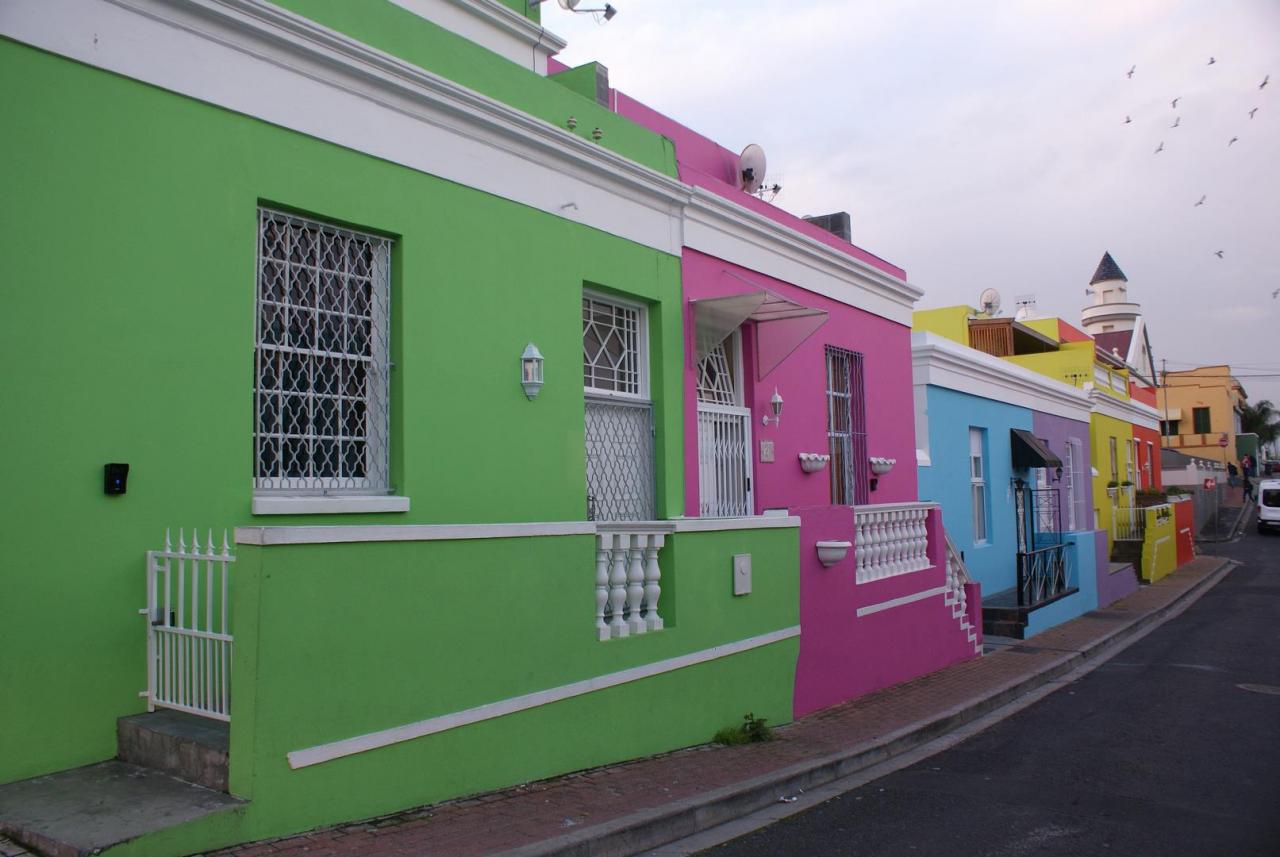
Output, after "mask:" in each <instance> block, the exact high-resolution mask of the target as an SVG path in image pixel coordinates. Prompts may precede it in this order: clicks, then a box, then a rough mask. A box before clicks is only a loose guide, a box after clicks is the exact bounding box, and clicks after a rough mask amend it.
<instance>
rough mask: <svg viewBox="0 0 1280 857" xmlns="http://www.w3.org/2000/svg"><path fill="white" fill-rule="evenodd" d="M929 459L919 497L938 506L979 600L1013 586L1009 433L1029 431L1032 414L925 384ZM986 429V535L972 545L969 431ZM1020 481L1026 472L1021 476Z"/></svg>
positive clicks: (923, 469)
mask: <svg viewBox="0 0 1280 857" xmlns="http://www.w3.org/2000/svg"><path fill="white" fill-rule="evenodd" d="M925 398H926V402H927V407H928V411H929V413H928V416H929V458H930V460H931V461H932V464H931V465H930V466H928V467H920V468H919V481H920V499H921V500H932V501H934V502H937V503H939V504H941V506H942V522H943V524H945V525H946V528H947V533H948V534H950V536H951V541H952V542H954V543H955V546H956V548H957V549H958V550H961V551H964V559H965V565H966V566H968V568H969V573H970V574H971V575H972V576H973V579H974V580H976V581H978V582H979V583H981V584H982V594H983V597H984V598H985V597H987V596H990V595H993V594H995V593H997V592H1001V591H1003V590H1005V589H1011V588H1013V587H1014V586H1015V585H1016V583H1017V559H1016V553H1017V524H1016V521H1015V520H1014V510H1013V491H1012V488H1011V487H1010V486H1011V482H1010V480H1011V479H1012V478H1013V475H1014V474H1013V466H1012V464H1011V463H1010V456H1011V452H1010V442H1009V430H1010V429H1014V428H1020V429H1026V430H1028V431H1030V430H1031V428H1032V412H1031V410H1030V409H1028V408H1019V407H1015V406H1013V405H1008V404H1005V403H1003V402H996V401H993V400H991V399H984V398H982V397H980V396H971V395H969V394H968V393H959V392H956V391H955V390H950V389H947V388H945V387H935V386H932V385H930V386H929V387H928V388H927V393H926V397H925ZM971 427H972V428H981V429H986V432H987V438H986V441H987V443H986V464H987V504H988V514H987V535H988V541H987V543H986V544H983V545H975V544H974V542H973V503H972V500H971V493H970V490H969V486H970V482H969V429H970V428H971ZM1022 475H1023V477H1024V478H1025V476H1026V471H1023V472H1022Z"/></svg>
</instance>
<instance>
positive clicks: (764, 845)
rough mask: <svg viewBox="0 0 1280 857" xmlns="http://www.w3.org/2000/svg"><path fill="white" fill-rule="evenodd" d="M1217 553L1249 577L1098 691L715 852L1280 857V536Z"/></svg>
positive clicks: (1103, 670) (725, 855) (1042, 705)
mask: <svg viewBox="0 0 1280 857" xmlns="http://www.w3.org/2000/svg"><path fill="white" fill-rule="evenodd" d="M1209 547H1210V548H1211V549H1212V550H1211V552H1212V553H1214V554H1216V555H1219V556H1228V557H1231V558H1233V559H1236V560H1238V561H1240V562H1241V563H1243V565H1241V566H1240V567H1238V568H1236V569H1235V570H1234V571H1232V572H1231V573H1230V574H1229V575H1227V577H1226V578H1224V579H1223V580H1222V582H1220V583H1219V584H1218V585H1217V586H1216V587H1214V588H1213V589H1212V590H1210V591H1209V592H1208V593H1207V594H1205V595H1204V596H1203V597H1202V598H1201V599H1200V600H1199V601H1197V602H1196V603H1195V604H1193V605H1192V606H1191V607H1190V608H1189V609H1188V610H1187V611H1186V612H1184V613H1183V614H1182V615H1180V616H1178V617H1177V618H1175V619H1173V620H1171V621H1169V622H1168V623H1166V624H1165V625H1163V626H1161V627H1159V628H1157V629H1156V630H1155V631H1153V632H1152V633H1151V634H1149V635H1148V636H1146V637H1145V638H1143V639H1142V640H1139V641H1138V642H1137V643H1135V644H1133V645H1132V646H1131V647H1129V648H1128V649H1125V650H1124V651H1122V652H1120V653H1119V654H1118V655H1116V656H1115V657H1114V658H1113V659H1112V660H1110V661H1108V662H1106V663H1105V664H1103V665H1102V666H1100V667H1099V668H1098V669H1096V670H1094V671H1093V672H1091V673H1089V674H1088V675H1085V676H1084V677H1083V678H1081V679H1080V680H1078V681H1076V682H1074V683H1072V684H1070V685H1068V686H1066V687H1064V688H1063V689H1062V690H1060V691H1058V692H1056V693H1053V694H1051V695H1049V696H1048V697H1046V698H1045V699H1043V700H1041V701H1040V702H1038V703H1036V704H1035V705H1032V706H1030V707H1029V708H1026V709H1025V710H1023V711H1021V712H1019V713H1018V714H1016V715H1014V716H1012V717H1010V718H1008V719H1006V720H1004V721H1002V722H1000V723H998V724H996V725H995V726H993V727H991V728H990V729H988V730H987V731H985V732H982V733H980V734H979V735H976V736H974V737H973V738H971V739H969V740H968V741H965V742H963V743H961V744H958V745H956V746H954V747H952V748H951V749H949V750H946V751H944V752H942V753H939V754H938V755H936V756H932V757H930V758H928V759H925V760H924V761H923V762H921V763H919V764H916V765H914V766H912V767H908V768H904V769H903V770H900V771H898V772H896V773H893V774H890V775H888V776H886V777H884V778H882V779H879V780H876V781H874V782H871V783H869V784H867V785H865V786H863V787H861V788H859V789H856V790H854V791H851V792H847V793H845V794H843V795H841V796H840V797H837V798H834V799H832V800H830V801H827V802H826V803H823V804H820V805H818V806H816V807H814V808H813V809H811V810H808V811H807V812H803V813H800V814H797V815H795V816H793V817H791V818H789V819H786V820H785V821H781V822H778V823H777V824H774V825H772V826H770V827H767V828H764V829H762V830H759V831H757V832H756V833H753V834H750V835H748V836H745V837H742V838H741V839H737V840H734V841H732V842H729V843H727V844H725V845H723V846H720V847H719V848H715V849H712V850H710V851H707V852H704V853H705V854H708V855H714V857H729V855H811V854H812V855H878V857H879V855H897V854H906V855H932V854H936V855H946V857H964V855H998V857H1006V855H1007V857H1014V855H1073V857H1074V855H1096V854H1115V855H1125V857H1129V855H1159V857H1176V855H1224V857H1226V855H1230V857H1243V856H1244V855H1265V857H1277V855H1280V535H1273V536H1261V535H1258V534H1257V533H1256V532H1254V530H1253V527H1252V526H1250V527H1248V528H1246V530H1245V534H1244V536H1243V538H1242V539H1240V540H1239V541H1238V542H1235V543H1230V544H1219V545H1212V546H1209ZM1028 642H1029V643H1031V644H1032V645H1034V638H1033V639H1032V640H1030V641H1028ZM1242 685H1243V686H1250V685H1253V686H1261V687H1254V688H1253V689H1245V688H1243V687H1242ZM1266 691H1269V692H1266Z"/></svg>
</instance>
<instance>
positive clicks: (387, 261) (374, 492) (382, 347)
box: [253, 208, 409, 514]
mask: <svg viewBox="0 0 1280 857" xmlns="http://www.w3.org/2000/svg"><path fill="white" fill-rule="evenodd" d="M281 221H283V222H285V223H286V224H287V225H288V226H291V227H292V226H302V227H307V228H312V229H315V230H317V231H318V232H321V233H324V234H326V235H328V236H330V239H331V240H332V239H333V238H334V237H335V236H336V238H337V239H340V240H341V241H342V242H344V243H343V244H342V247H343V249H344V252H345V251H346V249H348V245H349V243H350V242H351V241H353V240H356V239H359V240H361V241H367V242H370V243H371V244H372V245H373V246H372V251H373V253H374V258H373V262H372V265H371V268H370V273H369V281H370V283H371V287H370V288H371V292H370V296H369V309H368V312H367V314H365V313H355V314H352V312H351V311H350V310H345V309H332V308H330V309H327V310H326V309H324V308H323V307H321V306H319V304H318V302H317V305H316V306H315V307H311V306H310V305H309V304H307V303H306V302H302V303H294V302H293V301H291V300H290V299H289V295H288V293H287V283H288V278H289V277H290V276H291V274H290V271H291V266H293V265H295V264H299V263H295V262H292V261H287V260H286V261H282V262H276V261H275V259H274V257H264V256H263V250H262V248H263V242H264V236H265V235H266V233H267V229H268V224H269V223H280V222H281ZM256 242H257V251H256V254H255V259H256V263H255V272H254V278H255V303H254V306H255V313H254V315H255V318H254V354H255V357H254V367H255V377H254V381H253V391H254V405H253V419H254V459H253V486H254V489H253V490H254V497H253V512H254V513H255V514H309V513H318V514H323V513H333V512H381V511H385V512H398V511H408V508H409V501H408V498H406V497H394V496H391V494H392V490H391V471H390V449H391V437H390V424H391V420H390V395H391V379H390V367H391V360H390V304H391V253H392V247H393V243H392V240H391V239H389V238H386V237H384V236H381V235H377V234H374V233H370V232H362V231H359V230H354V229H350V228H347V227H342V226H338V225H337V224H335V223H332V222H326V221H323V220H318V219H315V218H311V217H303V216H301V215H296V214H292V213H289V212H284V211H278V210H274V209H270V208H259V209H258V227H257V234H256ZM269 265H280V266H281V267H282V268H283V269H284V273H282V274H278V275H277V276H282V277H284V278H285V281H286V292H285V294H284V295H283V296H281V297H279V298H276V299H270V298H269V292H268V288H269V281H268V280H267V279H266V277H265V276H264V275H265V273H266V270H267V267H268V266H269ZM306 267H307V268H310V269H314V270H320V271H323V270H325V269H323V268H321V267H320V266H318V265H315V264H313V265H310V266H306ZM316 276H319V275H316ZM332 276H341V277H342V278H344V279H345V278H347V277H350V276H353V275H352V274H351V273H349V272H348V271H347V270H346V268H345V267H344V270H343V271H342V272H336V271H335V273H334V274H333V275H332ZM317 288H318V286H317ZM345 296H349V293H344V300H345ZM268 305H269V306H272V307H274V308H275V309H274V312H276V313H278V314H280V316H281V317H282V318H284V317H285V315H286V313H288V312H296V311H299V310H302V311H306V312H310V313H313V314H314V316H315V318H316V320H317V322H316V323H317V324H318V323H319V320H320V318H321V317H322V316H330V317H332V316H336V317H339V318H342V317H345V318H346V319H347V323H350V319H353V318H354V319H360V318H367V320H368V323H369V332H368V334H367V337H368V351H367V353H356V352H354V351H333V350H332V349H328V350H326V349H323V348H321V347H320V345H319V340H318V336H319V332H318V331H319V328H317V332H316V334H315V336H316V337H317V338H316V339H315V340H314V341H313V344H312V346H311V347H298V346H294V345H292V344H288V343H282V342H279V341H276V342H268V341H267V337H266V336H265V333H264V330H263V323H264V318H266V315H267V313H266V307H267V306H268ZM282 325H287V320H286V321H283V322H282ZM339 338H343V337H339ZM270 354H279V355H287V354H296V355H298V356H300V357H301V358H302V359H303V360H304V361H306V362H307V364H308V365H311V364H313V363H315V362H316V361H322V360H331V359H333V358H334V357H341V358H342V359H345V360H359V361H362V362H364V363H365V366H366V369H365V385H364V387H365V389H364V391H363V394H362V395H360V396H349V397H347V396H343V397H341V398H340V399H338V400H337V402H338V404H337V408H336V410H337V411H338V413H339V415H338V416H336V417H334V419H336V420H337V421H338V422H337V424H335V425H333V426H332V427H330V430H331V431H333V432H335V436H334V437H333V438H332V440H334V441H337V442H338V443H341V438H342V436H343V432H344V430H345V427H344V426H343V425H342V422H341V420H342V417H341V415H340V408H341V406H342V403H343V402H345V401H358V402H360V403H361V404H362V407H363V409H364V435H363V438H364V439H363V443H364V454H365V463H364V473H365V475H364V476H358V477H357V476H341V475H337V476H288V475H285V474H284V466H283V458H282V457H283V445H284V443H285V441H286V439H287V438H289V437H294V435H293V434H289V433H287V432H286V431H285V425H284V423H283V422H281V420H282V419H283V417H282V416H281V413H282V409H283V408H284V399H285V397H286V392H287V391H286V388H285V387H284V385H283V381H282V380H279V374H280V373H281V372H282V370H279V369H278V370H277V373H278V374H277V381H276V386H272V387H268V388H264V387H263V386H262V380H261V379H262V377H263V365H264V364H263V361H264V359H265V358H266V356H267V355H270ZM281 359H282V360H283V359H284V358H283V356H282V357H281ZM297 395H298V396H300V397H303V398H304V399H305V401H306V402H307V408H308V411H309V414H308V418H307V423H306V425H305V431H304V432H302V433H301V434H298V435H297V436H296V438H295V439H307V438H311V439H314V438H316V437H317V435H316V434H315V432H316V428H317V423H316V422H315V419H316V418H315V417H314V416H313V415H311V413H310V411H311V410H312V409H313V408H314V407H315V406H316V402H318V401H321V400H322V399H329V398H333V397H334V396H335V395H339V396H341V394H340V393H339V394H334V393H325V392H322V393H317V391H316V390H314V389H309V390H307V391H304V392H301V393H299V394H297ZM270 398H274V399H275V401H274V403H273V405H274V408H275V410H276V413H277V423H276V424H277V426H279V428H278V430H277V431H276V432H272V433H270V434H271V435H274V436H276V437H277V441H276V442H278V443H280V444H281V447H282V448H281V449H280V450H277V452H276V459H275V462H276V466H275V469H274V470H273V471H272V472H271V473H267V474H265V475H264V472H263V471H262V470H261V469H260V468H261V467H262V460H263V459H262V450H261V447H260V444H261V443H262V442H263V441H262V438H263V437H264V435H263V434H262V429H261V425H262V423H261V420H262V416H263V408H264V407H265V404H264V403H265V401H266V400H267V399H270ZM338 454H339V455H341V453H340V452H339V453H338Z"/></svg>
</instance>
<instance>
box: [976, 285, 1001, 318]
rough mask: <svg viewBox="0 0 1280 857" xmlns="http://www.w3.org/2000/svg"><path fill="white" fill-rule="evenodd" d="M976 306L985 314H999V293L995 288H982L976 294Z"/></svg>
mask: <svg viewBox="0 0 1280 857" xmlns="http://www.w3.org/2000/svg"><path fill="white" fill-rule="evenodd" d="M978 308H979V309H980V310H982V312H983V313H984V314H985V315H989V316H991V317H993V318H994V317H995V316H997V315H999V314H1000V293H999V292H997V291H996V290H995V289H983V290H982V294H981V295H979V296H978Z"/></svg>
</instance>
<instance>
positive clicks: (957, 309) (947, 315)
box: [911, 305, 978, 346]
mask: <svg viewBox="0 0 1280 857" xmlns="http://www.w3.org/2000/svg"><path fill="white" fill-rule="evenodd" d="M977 312H978V311H977V310H976V309H974V308H973V307H971V306H963V305H961V306H944V307H938V308H937V309H922V310H916V311H915V312H913V313H912V314H911V329H912V330H924V331H928V332H929V333H936V334H937V335H938V336H945V337H946V338H947V339H950V340H951V341H952V342H959V343H960V344H961V345H964V346H968V344H969V316H971V315H975V314H977Z"/></svg>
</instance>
